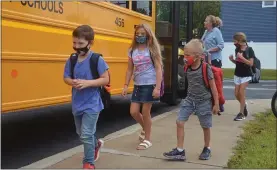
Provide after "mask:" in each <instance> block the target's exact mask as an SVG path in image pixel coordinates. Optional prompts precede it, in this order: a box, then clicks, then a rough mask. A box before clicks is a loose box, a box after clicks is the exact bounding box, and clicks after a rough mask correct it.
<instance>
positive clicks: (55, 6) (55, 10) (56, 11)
mask: <svg viewBox="0 0 277 170" xmlns="http://www.w3.org/2000/svg"><path fill="white" fill-rule="evenodd" d="M57 8H58V7H57V4H56V1H54V12H55V13H59V10H58V9H57Z"/></svg>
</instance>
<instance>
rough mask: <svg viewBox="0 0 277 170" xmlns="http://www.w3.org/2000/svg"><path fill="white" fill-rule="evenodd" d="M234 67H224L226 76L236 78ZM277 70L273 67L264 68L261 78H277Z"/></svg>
mask: <svg viewBox="0 0 277 170" xmlns="http://www.w3.org/2000/svg"><path fill="white" fill-rule="evenodd" d="M234 70H235V69H233V68H224V69H223V71H224V78H228V79H233V78H234ZM276 73H277V72H276V70H273V69H262V76H261V80H276V76H277V74H276Z"/></svg>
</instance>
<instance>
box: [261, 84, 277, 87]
mask: <svg viewBox="0 0 277 170" xmlns="http://www.w3.org/2000/svg"><path fill="white" fill-rule="evenodd" d="M262 86H264V87H276V84H263V85H262Z"/></svg>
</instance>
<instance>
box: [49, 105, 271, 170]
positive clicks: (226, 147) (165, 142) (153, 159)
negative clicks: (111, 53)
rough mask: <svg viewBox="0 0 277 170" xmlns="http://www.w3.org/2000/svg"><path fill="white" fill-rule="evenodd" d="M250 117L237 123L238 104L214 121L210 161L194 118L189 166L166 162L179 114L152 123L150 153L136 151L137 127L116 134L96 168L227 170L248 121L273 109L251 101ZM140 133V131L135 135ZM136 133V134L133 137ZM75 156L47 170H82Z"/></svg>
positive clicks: (108, 139) (190, 123)
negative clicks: (203, 158)
mask: <svg viewBox="0 0 277 170" xmlns="http://www.w3.org/2000/svg"><path fill="white" fill-rule="evenodd" d="M248 106H249V111H250V116H249V117H248V118H247V119H246V120H245V121H240V122H235V121H233V118H234V116H235V115H236V113H237V111H238V109H237V108H238V103H237V101H233V100H232V101H227V102H226V104H225V112H224V113H223V114H222V115H221V116H214V117H213V128H212V137H211V149H212V157H211V159H210V160H208V161H201V160H198V156H199V154H200V153H201V151H202V149H203V132H202V129H201V127H200V125H199V121H198V118H197V117H196V116H194V115H192V116H191V117H190V120H189V121H188V122H187V124H186V125H185V148H186V156H187V161H186V162H182V161H181V162H176V161H167V160H165V158H164V157H163V155H162V154H163V152H165V151H169V150H171V149H172V148H174V147H176V140H177V139H176V124H175V121H176V114H177V112H178V110H175V111H172V112H170V113H166V114H164V117H162V118H160V119H157V120H153V128H152V143H153V146H152V147H150V148H149V149H148V150H142V151H138V150H136V147H137V145H138V144H139V141H138V134H139V132H140V130H137V127H138V126H137V125H135V126H132V127H130V128H128V129H126V130H124V133H123V134H122V133H121V134H120V133H115V134H113V135H109V136H107V137H105V138H104V140H105V145H104V148H103V149H102V152H101V154H100V158H99V160H98V161H97V162H96V168H101V169H103V168H105V169H111V168H112V169H118V168H122V169H123V168H124V169H134V168H136V169H142V168H143V169H146V168H147V169H154V168H163V169H176V168H182V169H186V168H199V169H200V168H201V169H202V168H205V169H208V168H220V169H222V168H224V167H226V164H227V162H228V159H229V157H230V156H231V155H232V148H233V147H234V146H235V145H236V141H237V139H238V137H239V135H240V134H241V133H242V129H241V128H240V127H241V125H243V124H244V123H245V122H246V121H248V120H251V119H253V116H252V115H251V114H253V113H257V112H262V111H265V110H266V109H268V108H269V107H270V100H248ZM135 130H137V131H135ZM134 131H135V133H134ZM78 152H79V153H76V154H74V155H73V156H70V157H68V158H66V159H64V160H62V161H60V162H58V163H55V164H53V165H51V166H48V167H45V168H47V169H48V168H49V169H68V168H70V169H71V168H74V169H76V168H78V169H79V168H82V165H81V162H82V157H83V153H82V147H80V148H79V151H78Z"/></svg>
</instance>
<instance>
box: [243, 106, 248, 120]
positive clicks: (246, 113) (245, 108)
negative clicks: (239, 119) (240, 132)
mask: <svg viewBox="0 0 277 170" xmlns="http://www.w3.org/2000/svg"><path fill="white" fill-rule="evenodd" d="M243 114H244V116H245V117H247V116H248V109H247V103H245V106H244V110H243Z"/></svg>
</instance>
